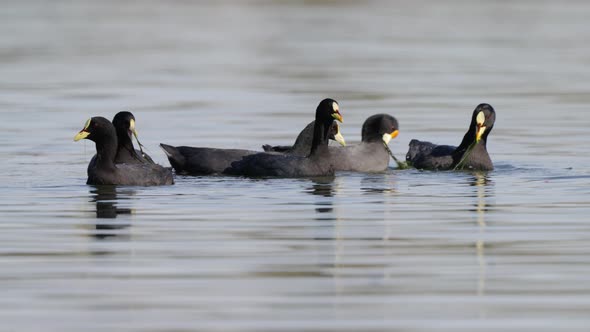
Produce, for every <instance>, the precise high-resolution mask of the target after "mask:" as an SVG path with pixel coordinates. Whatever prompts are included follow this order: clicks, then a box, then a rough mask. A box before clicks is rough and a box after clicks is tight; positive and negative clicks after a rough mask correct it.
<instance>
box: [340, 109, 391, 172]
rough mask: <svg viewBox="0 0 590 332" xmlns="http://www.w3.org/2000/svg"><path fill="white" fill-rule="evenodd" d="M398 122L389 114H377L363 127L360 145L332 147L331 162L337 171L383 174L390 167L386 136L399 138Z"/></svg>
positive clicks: (368, 119)
mask: <svg viewBox="0 0 590 332" xmlns="http://www.w3.org/2000/svg"><path fill="white" fill-rule="evenodd" d="M398 131H399V125H398V122H397V120H396V119H395V118H394V117H393V116H391V115H388V114H375V115H372V116H370V117H368V118H367V120H365V122H364V123H363V127H362V141H361V143H359V144H356V145H351V146H345V147H339V146H331V147H330V148H329V150H330V154H329V155H330V160H331V161H332V164H333V165H334V169H335V170H336V171H352V172H365V173H378V172H383V171H385V170H386V169H387V167H388V166H389V153H388V152H387V150H386V149H385V146H384V145H383V144H387V143H386V142H384V141H383V139H384V135H390V137H391V136H397V132H398Z"/></svg>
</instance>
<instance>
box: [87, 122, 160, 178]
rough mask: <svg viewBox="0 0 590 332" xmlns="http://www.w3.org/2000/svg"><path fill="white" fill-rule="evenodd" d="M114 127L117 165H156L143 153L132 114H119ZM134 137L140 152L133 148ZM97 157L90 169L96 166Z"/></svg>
mask: <svg viewBox="0 0 590 332" xmlns="http://www.w3.org/2000/svg"><path fill="white" fill-rule="evenodd" d="M112 123H113V126H114V127H115V131H116V133H117V153H116V154H115V164H143V163H151V164H155V162H154V161H153V160H152V158H151V157H150V156H148V155H147V154H146V153H144V152H143V149H142V146H141V143H140V142H139V138H138V135H137V130H136V129H135V116H133V114H132V113H131V112H119V113H117V114H115V117H114V118H113V122H112ZM132 135H133V136H135V139H136V140H137V143H138V144H139V147H140V150H136V149H135V147H134V146H133V140H132ZM96 158H97V155H94V157H92V159H91V160H90V163H89V164H88V167H89V168H92V167H94V165H95V164H96Z"/></svg>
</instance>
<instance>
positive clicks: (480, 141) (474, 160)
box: [406, 104, 496, 171]
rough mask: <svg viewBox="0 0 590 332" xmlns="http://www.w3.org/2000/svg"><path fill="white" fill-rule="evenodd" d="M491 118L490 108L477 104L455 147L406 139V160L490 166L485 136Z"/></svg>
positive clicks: (431, 165) (419, 164) (435, 165)
mask: <svg viewBox="0 0 590 332" xmlns="http://www.w3.org/2000/svg"><path fill="white" fill-rule="evenodd" d="M495 120H496V112H495V111H494V108H493V107H492V106H490V105H488V104H480V105H478V106H477V107H476V108H475V110H474V111H473V115H472V117H471V123H470V124H469V130H468V131H467V133H465V136H463V140H462V141H461V144H460V145H459V146H458V147H454V146H450V145H436V144H433V143H430V142H422V141H419V140H415V139H414V140H411V141H410V148H409V150H408V153H407V154H406V160H407V161H408V162H410V163H411V164H412V166H414V167H416V168H418V169H431V170H451V169H453V170H461V169H469V170H481V171H489V170H493V169H494V165H493V163H492V160H491V158H490V155H489V154H488V151H487V138H488V135H489V134H490V132H491V131H492V128H493V127H494V122H495Z"/></svg>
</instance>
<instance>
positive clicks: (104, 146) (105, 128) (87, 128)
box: [74, 117, 174, 186]
mask: <svg viewBox="0 0 590 332" xmlns="http://www.w3.org/2000/svg"><path fill="white" fill-rule="evenodd" d="M81 139H89V140H91V141H94V143H95V144H96V157H95V158H93V162H92V161H91V163H90V164H89V165H88V169H87V172H88V180H87V182H86V183H87V184H93V185H132V186H153V185H165V184H173V183H174V180H173V178H172V172H171V170H169V169H167V168H164V167H162V166H160V165H157V164H152V163H121V164H116V163H115V158H116V156H117V147H118V141H117V134H116V130H115V127H114V126H113V124H112V123H111V122H110V121H109V120H107V119H105V118H103V117H93V118H91V119H89V120H88V121H86V124H85V125H84V128H83V129H82V130H81V131H80V132H79V133H78V134H77V135H76V136H75V137H74V141H79V140H81Z"/></svg>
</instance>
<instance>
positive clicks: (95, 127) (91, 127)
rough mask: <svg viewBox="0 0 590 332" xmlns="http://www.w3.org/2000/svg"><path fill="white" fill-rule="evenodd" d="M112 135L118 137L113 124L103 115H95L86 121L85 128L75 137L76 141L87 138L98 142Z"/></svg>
mask: <svg viewBox="0 0 590 332" xmlns="http://www.w3.org/2000/svg"><path fill="white" fill-rule="evenodd" d="M111 137H116V133H115V127H113V124H112V123H111V122H110V121H109V120H107V119H105V118H103V117H102V116H95V117H93V118H90V119H88V120H87V121H86V123H85V124H84V128H82V130H80V132H79V133H78V134H77V135H76V136H75V137H74V141H75V142H77V141H79V140H81V139H84V138H85V139H89V140H91V141H94V142H95V143H98V142H102V141H104V140H105V138H111Z"/></svg>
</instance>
